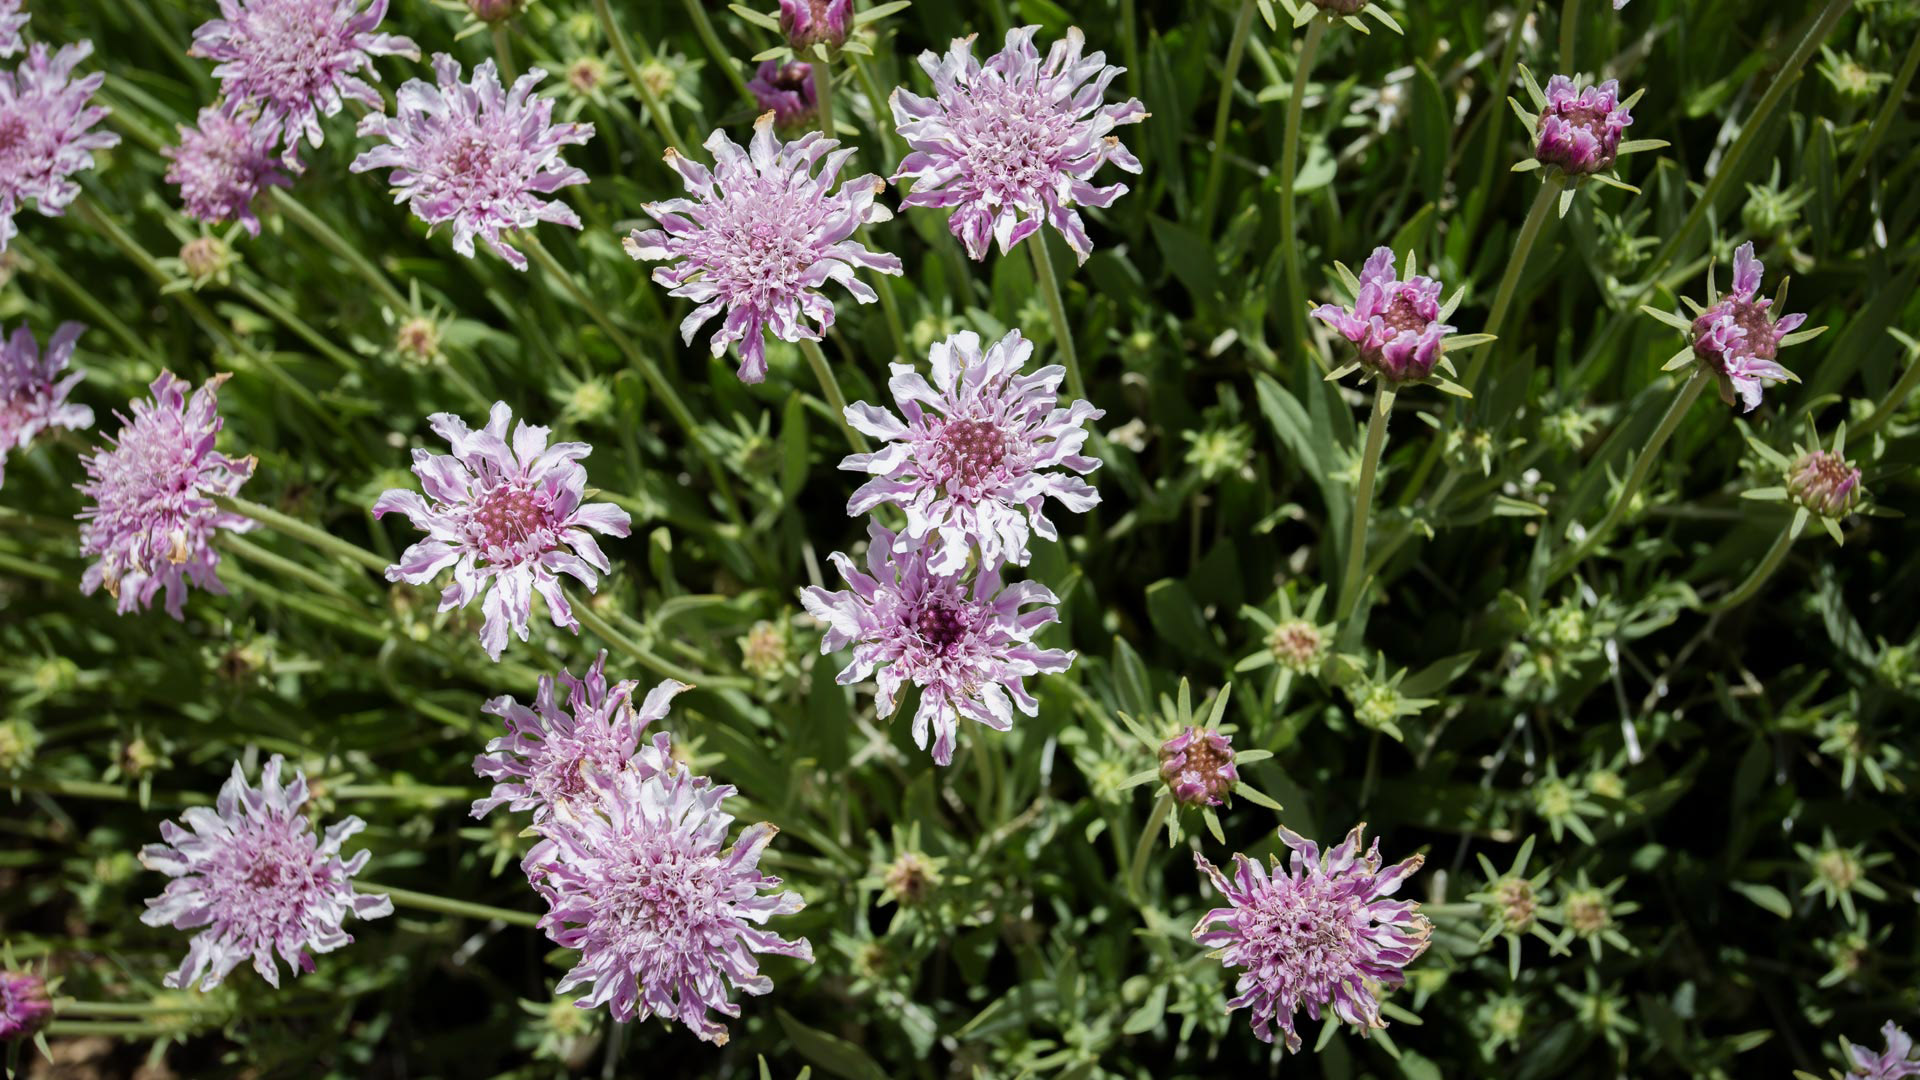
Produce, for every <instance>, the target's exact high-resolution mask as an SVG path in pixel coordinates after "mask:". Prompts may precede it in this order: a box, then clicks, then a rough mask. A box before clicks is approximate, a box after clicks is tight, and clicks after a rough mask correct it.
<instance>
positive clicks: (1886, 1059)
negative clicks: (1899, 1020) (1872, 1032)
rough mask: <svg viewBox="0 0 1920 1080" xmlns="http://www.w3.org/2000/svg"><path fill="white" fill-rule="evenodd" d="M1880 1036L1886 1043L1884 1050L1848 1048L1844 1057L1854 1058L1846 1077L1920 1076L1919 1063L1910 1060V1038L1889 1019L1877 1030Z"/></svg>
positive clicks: (1887, 1079) (1875, 1079) (1890, 1078)
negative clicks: (1877, 1051) (1876, 1051)
mask: <svg viewBox="0 0 1920 1080" xmlns="http://www.w3.org/2000/svg"><path fill="white" fill-rule="evenodd" d="M1880 1034H1881V1036H1882V1037H1884V1038H1885V1039H1886V1040H1887V1048H1886V1050H1884V1051H1882V1052H1881V1053H1878V1054H1876V1053H1874V1052H1873V1051H1872V1050H1870V1049H1868V1048H1867V1047H1864V1046H1854V1045H1849V1046H1848V1047H1847V1056H1848V1057H1851V1058H1852V1059H1853V1067H1852V1068H1851V1069H1848V1070H1847V1075H1848V1076H1861V1077H1866V1080H1901V1077H1905V1076H1920V1062H1916V1061H1914V1060H1912V1058H1913V1037H1912V1036H1911V1035H1908V1034H1907V1033H1906V1032H1904V1031H1902V1030H1900V1028H1899V1027H1897V1026H1895V1025H1894V1022H1893V1021H1891V1020H1889V1021H1887V1022H1886V1024H1885V1025H1884V1026H1882V1027H1881V1028H1880Z"/></svg>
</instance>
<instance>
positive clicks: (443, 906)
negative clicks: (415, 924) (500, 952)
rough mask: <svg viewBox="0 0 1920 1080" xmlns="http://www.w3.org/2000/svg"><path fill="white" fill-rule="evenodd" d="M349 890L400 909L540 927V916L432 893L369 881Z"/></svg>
mask: <svg viewBox="0 0 1920 1080" xmlns="http://www.w3.org/2000/svg"><path fill="white" fill-rule="evenodd" d="M353 888H354V891H355V892H359V893H386V894H387V898H388V899H390V900H392V901H393V902H394V903H395V904H396V905H398V906H400V907H410V908H417V909H419V910H421V911H435V912H439V913H440V914H442V915H458V916H461V917H462V918H467V919H489V920H491V919H498V920H499V921H501V922H503V923H508V924H510V925H513V926H538V925H540V916H538V915H535V914H533V913H532V912H530V911H509V910H507V909H506V908H497V907H491V906H488V905H486V904H476V903H474V902H472V901H470V900H454V899H452V898H450V897H445V896H435V895H433V894H432V893H422V892H414V891H413V890H412V889H397V888H394V887H393V886H391V885H376V884H374V883H373V882H371V881H356V882H354V883H353Z"/></svg>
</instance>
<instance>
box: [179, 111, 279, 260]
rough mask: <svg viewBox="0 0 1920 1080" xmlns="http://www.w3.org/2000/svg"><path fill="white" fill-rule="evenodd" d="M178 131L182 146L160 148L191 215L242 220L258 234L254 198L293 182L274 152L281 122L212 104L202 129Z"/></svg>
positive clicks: (203, 114)
mask: <svg viewBox="0 0 1920 1080" xmlns="http://www.w3.org/2000/svg"><path fill="white" fill-rule="evenodd" d="M179 130H180V145H179V146H170V147H166V148H165V149H163V150H161V151H160V152H161V153H162V154H164V155H166V157H167V158H169V159H170V161H169V163H168V165H167V183H169V184H177V185H179V187H180V201H181V202H182V203H183V204H184V205H185V206H186V211H187V216H188V217H191V218H194V219H196V220H198V221H204V222H206V223H207V224H209V225H218V224H220V223H222V222H226V221H238V222H240V224H242V225H244V226H246V229H247V232H248V233H249V234H251V235H253V236H259V235H260V219H259V218H257V217H255V216H254V214H253V200H254V197H255V196H256V195H259V194H260V192H261V191H262V190H263V189H265V188H269V187H289V186H291V183H292V182H291V181H289V180H288V179H287V175H286V173H283V172H281V171H280V166H279V162H278V161H277V160H276V158H275V155H274V152H273V146H274V143H276V142H278V141H279V139H280V131H279V127H278V125H276V124H275V123H274V122H273V121H271V120H263V119H260V118H259V117H257V116H255V115H253V114H252V113H248V112H241V113H230V112H228V111H226V110H224V109H220V108H215V107H212V106H209V107H207V108H204V109H201V110H200V118H199V121H198V126H197V127H187V126H186V125H185V124H182V125H180V126H179Z"/></svg>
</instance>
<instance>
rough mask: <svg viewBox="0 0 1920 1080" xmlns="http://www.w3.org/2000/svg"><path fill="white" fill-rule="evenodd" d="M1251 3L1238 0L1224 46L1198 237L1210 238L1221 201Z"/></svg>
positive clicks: (1249, 0) (1250, 25) (1249, 29)
mask: <svg viewBox="0 0 1920 1080" xmlns="http://www.w3.org/2000/svg"><path fill="white" fill-rule="evenodd" d="M1253 3H1254V0H1241V3H1240V14H1239V16H1238V17H1237V18H1236V19H1235V20H1234V23H1233V38H1232V40H1230V41H1229V42H1228V43H1227V62H1226V66H1225V67H1224V68H1223V69H1222V70H1221V73H1220V102H1219V104H1217V105H1215V106H1214V109H1213V160H1212V161H1210V162H1209V163H1208V164H1207V186H1206V194H1205V195H1203V196H1202V197H1201V199H1200V235H1202V236H1210V235H1212V232H1211V230H1212V227H1213V212H1214V208H1215V205H1216V204H1217V202H1218V200H1219V197H1220V176H1221V172H1222V170H1224V169H1225V168H1226V162H1227V150H1226V147H1227V123H1228V122H1229V121H1230V120H1231V119H1232V117H1233V91H1234V87H1235V86H1236V85H1238V82H1239V78H1240V61H1241V60H1243V59H1245V58H1246V55H1247V35H1248V34H1249V33H1250V32H1251V31H1252V30H1253Z"/></svg>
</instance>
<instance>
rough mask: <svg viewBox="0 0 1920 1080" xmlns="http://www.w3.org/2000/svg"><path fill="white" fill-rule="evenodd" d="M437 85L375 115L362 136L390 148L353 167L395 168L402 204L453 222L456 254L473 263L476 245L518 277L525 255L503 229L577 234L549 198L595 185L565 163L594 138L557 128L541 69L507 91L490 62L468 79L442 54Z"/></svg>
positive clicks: (405, 89) (416, 83) (575, 218)
mask: <svg viewBox="0 0 1920 1080" xmlns="http://www.w3.org/2000/svg"><path fill="white" fill-rule="evenodd" d="M433 72H434V76H435V78H436V79H437V80H438V82H439V85H438V86H430V85H428V84H427V83H425V82H422V81H421V80H419V79H410V80H408V82H407V83H406V85H404V86H402V87H401V88H400V97H399V102H400V105H399V114H398V115H396V116H391V117H390V116H387V115H386V114H384V113H368V114H367V115H366V116H365V117H363V118H361V120H360V135H361V136H362V137H365V136H375V137H378V138H382V139H385V140H387V141H386V143H385V144H384V145H381V146H376V147H374V148H373V149H371V150H368V151H366V152H365V153H363V154H361V155H360V156H359V157H357V158H354V159H353V164H352V166H350V168H351V169H352V171H354V172H366V171H368V170H369V169H392V170H393V172H392V174H391V182H392V184H393V196H394V199H393V201H394V202H397V203H398V202H404V203H406V204H408V206H409V207H410V208H411V209H412V210H413V213H414V216H416V217H418V218H419V219H420V220H422V221H424V222H426V223H427V224H428V225H441V224H445V223H447V222H451V223H452V224H453V250H455V251H457V252H459V253H460V254H462V255H465V256H466V257H468V258H472V257H473V242H474V240H475V239H476V238H478V239H480V240H483V241H485V242H486V245H487V246H488V247H489V248H492V249H493V252H494V254H496V255H499V256H500V257H501V258H503V259H505V260H507V263H508V265H510V266H512V267H513V268H514V269H516V270H525V269H526V268H527V257H526V256H525V255H522V254H521V253H520V252H519V251H517V250H515V249H514V248H513V247H511V246H510V245H508V244H507V243H506V242H504V241H503V240H501V238H500V233H501V231H502V230H504V229H531V228H533V227H534V226H535V225H537V224H539V223H540V222H542V221H550V222H553V223H554V224H556V225H566V226H569V227H571V228H575V229H578V228H579V227H580V217H579V215H577V214H575V213H574V212H573V208H572V207H570V206H568V205H567V204H565V203H563V202H560V201H558V200H553V199H543V198H541V196H543V195H551V194H553V193H554V192H556V191H558V190H560V189H561V188H563V187H570V186H572V185H574V184H584V183H586V182H587V174H586V173H585V172H584V171H582V170H580V169H578V168H575V167H574V166H572V165H568V164H567V163H566V162H565V161H562V160H561V158H560V148H561V147H563V146H578V145H580V144H582V143H585V142H586V141H587V140H588V139H591V138H593V126H592V125H591V124H556V123H554V122H553V100H552V99H551V98H543V97H535V96H533V88H534V87H535V86H538V85H539V84H540V80H542V79H544V78H546V77H547V73H546V72H545V71H542V70H541V69H539V68H533V69H532V70H530V71H528V72H527V73H526V74H525V75H522V76H520V77H519V78H518V79H515V80H514V83H513V86H512V88H511V89H507V88H503V87H502V86H501V85H500V76H499V75H498V73H497V72H496V71H495V69H494V64H493V61H492V60H483V61H481V63H480V66H478V67H476V68H474V69H473V78H472V79H470V80H468V81H467V82H464V83H463V82H461V81H460V64H459V62H458V61H456V60H454V59H453V58H452V57H451V56H448V55H447V54H445V53H435V54H434V57H433Z"/></svg>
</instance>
